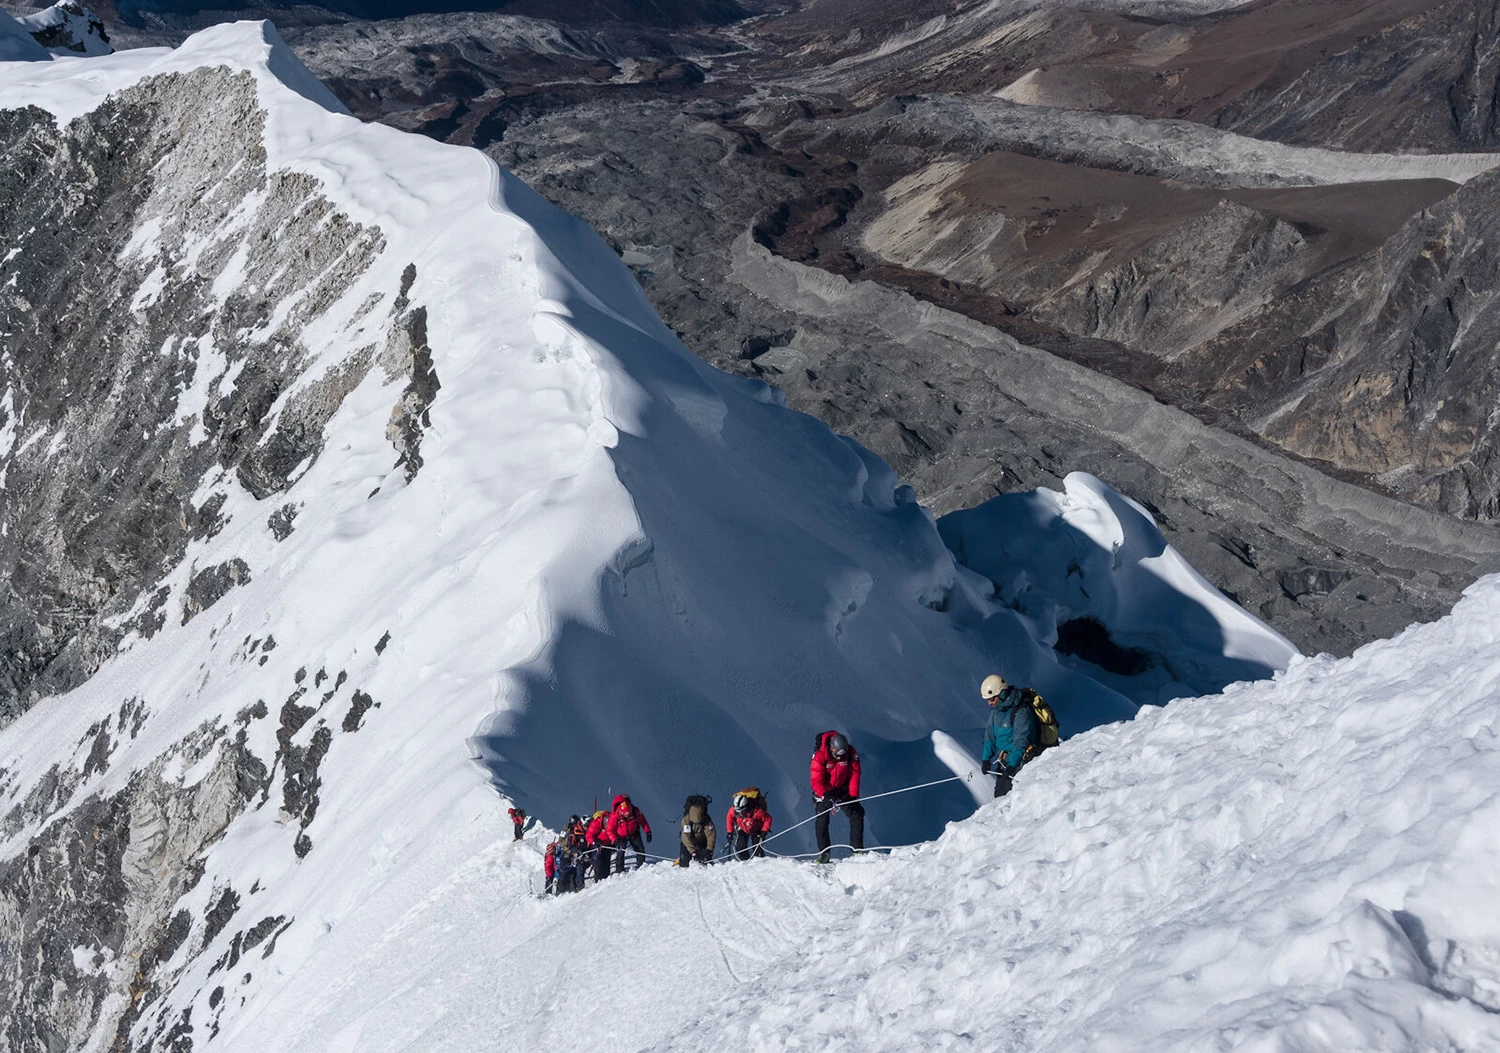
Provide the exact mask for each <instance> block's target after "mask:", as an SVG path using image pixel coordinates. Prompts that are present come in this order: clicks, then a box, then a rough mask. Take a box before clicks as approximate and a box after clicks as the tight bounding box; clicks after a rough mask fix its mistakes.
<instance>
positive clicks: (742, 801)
mask: <svg viewBox="0 0 1500 1053" xmlns="http://www.w3.org/2000/svg"><path fill="white" fill-rule="evenodd" d="M734 810H735V811H736V812H739V813H740V814H741V815H744V814H745V813H746V812H748V811H749V810H750V798H748V797H746V796H745V795H744V794H742V793H737V794H735V795H734Z"/></svg>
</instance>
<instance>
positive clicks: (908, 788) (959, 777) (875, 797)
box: [761, 775, 963, 845]
mask: <svg viewBox="0 0 1500 1053" xmlns="http://www.w3.org/2000/svg"><path fill="white" fill-rule="evenodd" d="M961 781H963V776H962V775H950V776H949V777H948V778H946V779H934V780H932V781H931V782H919V783H917V784H916V785H915V786H903V787H901V788H900V789H899V790H887V791H885V793H876V794H871V795H870V796H869V797H856V798H855V799H854V801H853V802H850V803H858V804H864V803H865V802H866V801H878V800H880V798H882V797H892V796H894V795H895V794H898V793H911V791H913V790H925V789H927V787H929V786H941V785H943V784H944V783H946V782H961ZM839 803H843V802H839ZM835 807H837V804H836V805H835ZM831 810H832V809H830V811H831ZM822 814H823V813H822V812H816V811H815V812H813V814H812V815H810V816H809V817H808V818H806V819H804V820H802V821H801V822H800V823H796V824H794V825H792V826H789V827H787V828H786V829H785V830H778V831H777V832H776V833H774V834H772V835H771V836H770V837H767V838H766V840H765V841H762V842H761V844H762V845H764V844H766V843H767V842H768V841H774V840H776V838H778V837H780V836H781V835H782V834H789V833H791V832H792V831H793V830H796V829H797V828H798V827H802V826H806V825H807V824H808V823H810V822H812V821H813V820H814V819H816V818H817V817H818V816H819V815H822Z"/></svg>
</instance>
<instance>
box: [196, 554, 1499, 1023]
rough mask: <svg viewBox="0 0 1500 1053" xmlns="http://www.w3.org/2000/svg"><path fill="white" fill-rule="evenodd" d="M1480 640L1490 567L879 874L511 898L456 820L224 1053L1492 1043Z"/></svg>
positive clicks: (1494, 586)
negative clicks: (1436, 610)
mask: <svg viewBox="0 0 1500 1053" xmlns="http://www.w3.org/2000/svg"><path fill="white" fill-rule="evenodd" d="M1497 645H1500V578H1496V577H1491V578H1487V579H1484V580H1483V581H1481V582H1480V583H1478V584H1477V585H1475V586H1474V587H1473V588H1471V589H1470V590H1469V594H1468V596H1467V598H1466V599H1465V600H1463V601H1462V602H1461V603H1460V604H1459V605H1458V607H1457V608H1456V609H1455V611H1454V612H1453V614H1452V615H1451V616H1450V617H1448V618H1445V619H1444V620H1442V621H1441V622H1438V623H1435V624H1433V625H1427V626H1418V627H1415V628H1413V629H1411V630H1409V631H1407V632H1406V633H1404V634H1403V635H1402V636H1400V637H1399V638H1397V639H1395V640H1393V641H1389V642H1381V643H1376V644H1372V645H1370V646H1367V647H1365V648H1363V649H1362V650H1360V651H1359V652H1357V653H1356V654H1355V655H1354V656H1353V657H1352V658H1349V659H1344V660H1334V659H1331V658H1328V657H1326V656H1325V657H1320V658H1316V659H1311V660H1301V659H1299V660H1298V661H1296V662H1295V663H1294V664H1293V665H1292V667H1291V668H1290V669H1289V670H1288V671H1287V672H1286V673H1284V674H1283V675H1281V676H1280V677H1278V678H1277V679H1276V680H1275V681H1274V682H1261V683H1256V684H1245V685H1240V686H1238V687H1236V688H1234V689H1232V690H1231V691H1230V692H1228V693H1227V694H1226V695H1224V696H1222V697H1212V698H1200V699H1192V700H1179V701H1176V702H1174V703H1172V705H1171V706H1169V707H1166V708H1156V707H1147V708H1145V709H1143V710H1142V711H1141V713H1140V715H1139V716H1137V717H1136V718H1135V719H1134V720H1133V721H1131V722H1129V723H1125V724H1117V725H1113V726H1110V727H1106V728H1099V729H1096V730H1094V731H1091V732H1089V733H1087V734H1085V735H1081V736H1078V737H1076V738H1074V739H1073V740H1072V741H1070V742H1068V743H1067V744H1065V745H1064V746H1063V747H1062V748H1061V749H1057V750H1053V751H1050V752H1049V753H1047V754H1045V755H1044V756H1043V757H1042V758H1041V759H1040V760H1039V761H1038V762H1037V763H1036V764H1035V765H1033V766H1031V767H1029V768H1027V769H1026V770H1025V771H1024V772H1023V774H1022V776H1021V778H1020V779H1019V781H1018V784H1017V788H1016V790H1015V791H1014V792H1013V793H1012V794H1011V795H1010V796H1009V797H1007V798H1005V799H1004V800H1003V801H1000V802H995V803H993V804H989V805H986V806H985V807H984V808H982V809H980V811H979V812H978V813H977V814H976V815H975V816H973V817H972V818H971V819H968V820H965V821H962V822H959V823H956V824H954V825H952V826H951V827H949V829H948V830H947V832H946V833H945V834H944V835H943V836H942V837H941V838H940V839H939V840H938V841H936V842H935V843H932V844H929V845H924V846H921V847H919V848H914V849H905V850H900V851H896V852H894V853H892V854H891V855H890V856H889V857H886V858H871V857H863V858H856V859H850V860H846V861H842V862H836V863H834V864H833V865H832V866H830V867H826V868H819V867H814V866H811V865H809V864H807V863H797V862H793V861H791V860H783V859H765V860H755V861H751V862H748V863H743V864H741V863H734V864H728V865H720V866H717V867H713V868H698V867H694V868H692V869H690V870H689V871H687V872H685V873H684V872H682V871H679V870H676V869H675V868H672V867H669V866H659V867H648V868H647V869H646V870H645V871H643V872H641V873H639V874H636V875H632V876H629V877H627V878H623V879H614V878H611V879H610V880H608V881H606V882H605V883H603V884H601V885H599V886H597V887H594V888H590V889H588V890H586V891H585V892H583V893H582V894H578V895H571V896H566V897H562V898H559V899H556V900H537V899H535V898H533V897H532V896H530V895H529V894H528V893H530V892H533V891H535V889H536V888H537V885H538V883H539V873H538V872H539V870H540V865H541V848H542V844H543V838H542V837H541V836H540V835H539V834H534V835H532V836H529V837H528V839H527V840H526V842H524V843H523V844H520V845H510V844H495V843H486V841H485V838H484V836H483V835H481V834H479V833H477V832H475V831H474V829H473V828H472V827H471V828H470V829H469V830H467V831H466V830H464V829H463V828H461V827H459V826H457V824H454V825H452V826H450V827H449V828H448V831H447V832H446V834H445V837H444V838H442V839H441V840H435V841H434V842H433V845H434V849H435V852H436V857H435V858H433V859H431V860H420V861H418V860H413V861H412V863H411V864H410V865H409V867H408V868H407V869H406V871H405V872H404V873H403V874H402V876H401V879H400V881H399V882H398V881H393V882H391V883H390V885H389V886H388V887H387V888H386V889H384V890H382V893H381V896H380V898H379V900H378V901H377V902H376V903H374V904H372V907H371V909H370V910H368V911H364V912H361V913H359V914H358V915H355V916H352V917H350V918H349V919H348V923H347V924H345V925H340V926H337V927H335V928H333V929H332V931H330V932H328V934H327V935H326V936H324V937H322V939H321V946H320V947H318V948H317V950H316V951H315V952H314V953H312V954H310V956H309V957H307V958H306V959H305V960H303V961H302V962H301V964H300V968H299V970H298V971H297V973H296V974H295V977H293V976H291V975H288V976H286V977H285V978H279V979H278V980H277V981H276V982H275V984H274V985H272V986H270V987H269V988H268V989H267V990H265V992H264V994H263V996H262V997H261V998H260V999H259V1000H258V1001H257V1002H255V1003H254V1005H253V1006H252V1007H251V1008H249V1009H247V1010H246V1012H244V1013H242V1014H241V1015H240V1017H239V1018H238V1020H237V1021H236V1023H235V1025H234V1026H233V1027H232V1028H229V1029H227V1030H226V1031H225V1032H224V1039H225V1041H223V1042H222V1045H223V1047H224V1048H226V1049H230V1050H245V1051H252V1053H253V1051H256V1050H260V1049H265V1048H267V1047H268V1046H274V1048H277V1049H279V1050H286V1051H288V1053H303V1051H306V1053H322V1051H324V1050H328V1049H335V1050H346V1049H350V1050H352V1049H358V1050H361V1051H365V1053H387V1051H397V1050H410V1049H422V1050H431V1051H447V1050H452V1051H455V1053H456V1051H460V1050H473V1049H583V1048H592V1047H593V1046H595V1045H597V1043H598V1042H600V1041H601V1040H607V1041H608V1042H609V1043H610V1044H611V1046H614V1047H618V1048H625V1049H672V1050H683V1051H697V1050H705V1049H735V1050H741V1049H743V1050H756V1051H762V1050H763V1051H767V1053H770V1051H774V1050H784V1049H840V1050H843V1049H861V1050H863V1049H872V1050H892V1051H898V1050H899V1051H906V1050H913V1049H976V1050H1002V1051H1015V1053H1020V1051H1026V1050H1039V1049H1056V1050H1085V1049H1088V1050H1119V1051H1137V1050H1164V1051H1178V1050H1181V1051H1184V1053H1188V1051H1193V1053H1196V1051H1200V1050H1205V1049H1236V1050H1251V1051H1265V1053H1271V1051H1284V1050H1297V1051H1299V1053H1314V1051H1326V1053H1344V1051H1347V1050H1356V1049H1357V1050H1432V1049H1453V1050H1488V1049H1495V1048H1500V925H1497V920H1496V919H1497V915H1496V913H1495V910H1494V903H1495V901H1496V896H1497V895H1500V855H1497V849H1496V841H1495V837H1494V831H1495V829H1496V823H1497V822H1500V765H1497V764H1496V751H1497V749H1500V735H1497V731H1496V712H1497V701H1500V661H1497V660H1496V658H1495V655H1496V653H1497ZM773 803H774V802H773ZM879 806H880V803H879V802H871V804H870V810H871V813H872V814H873V813H874V812H875V811H876V809H877V808H879ZM782 814H783V813H781V812H780V811H778V813H777V817H778V821H779V820H780V819H781V817H782ZM773 847H774V846H773ZM289 935H290V934H289ZM281 953H282V952H281V951H279V950H278V952H277V954H278V955H280V954H281ZM257 967H259V966H257Z"/></svg>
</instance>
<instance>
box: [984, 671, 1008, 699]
mask: <svg viewBox="0 0 1500 1053" xmlns="http://www.w3.org/2000/svg"><path fill="white" fill-rule="evenodd" d="M1005 687H1006V684H1005V677H1003V676H1001V675H1000V674H999V673H991V674H990V675H989V676H987V677H985V678H984V683H982V684H980V685H979V695H980V697H981V698H983V699H984V700H985V701H986V702H989V703H990V704H991V705H994V703H995V699H997V698H999V697H1000V692H1002V691H1004V690H1005Z"/></svg>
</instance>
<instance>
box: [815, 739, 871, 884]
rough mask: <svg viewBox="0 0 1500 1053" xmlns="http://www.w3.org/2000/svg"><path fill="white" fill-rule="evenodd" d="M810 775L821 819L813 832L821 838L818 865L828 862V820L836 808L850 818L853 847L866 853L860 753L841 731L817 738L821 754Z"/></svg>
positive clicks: (816, 821)
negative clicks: (860, 780)
mask: <svg viewBox="0 0 1500 1053" xmlns="http://www.w3.org/2000/svg"><path fill="white" fill-rule="evenodd" d="M808 775H809V778H810V781H811V782H812V792H813V805H814V807H816V808H817V810H818V814H817V819H816V820H814V822H813V830H814V832H815V833H816V834H817V837H818V862H819V863H826V862H828V856H829V844H830V841H829V837H828V819H829V815H830V813H831V812H832V811H833V810H834V809H835V808H837V809H839V811H841V812H843V813H844V814H845V815H847V816H848V817H849V846H850V847H851V848H853V849H854V851H856V852H863V851H864V850H865V806H864V805H862V804H860V803H859V801H858V799H857V798H858V797H859V754H858V753H855V752H854V747H853V746H851V745H849V740H848V739H846V738H845V737H844V736H843V735H841V734H839V733H838V732H837V731H825V732H823V733H822V734H821V735H819V736H818V738H817V752H815V753H814V754H813V756H812V764H811V765H809V768H808Z"/></svg>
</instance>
